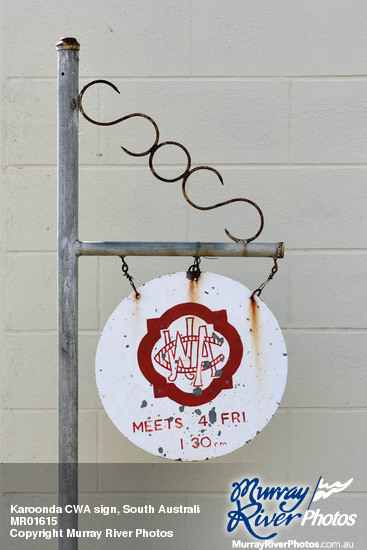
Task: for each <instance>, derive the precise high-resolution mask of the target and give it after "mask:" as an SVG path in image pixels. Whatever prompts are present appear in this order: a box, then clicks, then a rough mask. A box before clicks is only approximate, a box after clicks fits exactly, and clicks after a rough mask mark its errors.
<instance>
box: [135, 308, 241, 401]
mask: <svg viewBox="0 0 367 550" xmlns="http://www.w3.org/2000/svg"><path fill="white" fill-rule="evenodd" d="M147 328H148V332H147V334H146V335H145V336H144V337H143V339H142V341H141V342H140V345H139V348H138V363H139V366H140V369H141V371H142V373H143V375H144V376H145V378H146V379H147V380H148V381H149V382H150V383H151V384H153V386H154V396H155V397H158V398H159V397H170V398H171V399H172V400H173V401H176V402H177V403H180V404H181V405H188V406H196V405H200V404H203V403H207V402H208V401H211V400H212V399H214V398H215V397H216V396H217V395H218V394H219V393H220V392H221V391H222V390H223V389H231V388H232V387H233V383H232V376H233V374H234V373H235V372H236V370H237V369H238V367H239V365H240V363H241V360H242V355H243V346H242V342H241V339H240V337H239V335H238V332H237V331H236V329H235V328H234V327H233V326H232V325H231V324H229V323H228V321H227V312H226V311H225V310H220V311H211V310H210V309H209V308H207V307H205V306H203V305H201V304H197V303H186V304H178V305H177V306H174V307H172V308H170V309H169V310H167V311H166V312H165V313H164V314H163V315H162V316H161V317H159V318H157V319H148V320H147Z"/></svg>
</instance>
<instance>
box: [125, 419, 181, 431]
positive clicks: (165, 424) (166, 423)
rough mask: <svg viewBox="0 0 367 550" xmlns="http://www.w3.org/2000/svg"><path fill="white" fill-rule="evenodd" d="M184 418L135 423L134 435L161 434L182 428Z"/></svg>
mask: <svg viewBox="0 0 367 550" xmlns="http://www.w3.org/2000/svg"><path fill="white" fill-rule="evenodd" d="M182 427H183V423H182V418H173V417H170V418H157V419H156V420H151V419H150V420H142V421H141V422H139V423H137V422H133V433H135V432H147V433H149V432H160V431H161V430H164V429H167V430H170V429H171V428H182Z"/></svg>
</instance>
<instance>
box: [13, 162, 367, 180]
mask: <svg viewBox="0 0 367 550" xmlns="http://www.w3.org/2000/svg"><path fill="white" fill-rule="evenodd" d="M204 162H205V163H207V164H210V166H212V167H215V168H218V169H229V170H230V169H233V170H236V169H246V168H251V169H254V168H258V169H261V168H264V169H268V168H278V169H284V168H288V169H299V168H309V169H312V168H316V169H322V168H335V169H337V168H350V169H352V168H366V167H367V162H366V163H363V162H344V163H343V162H309V163H306V162H299V163H297V162H292V163H289V162H252V163H251V162H246V163H245V162H244V163H238V162H237V163H235V162H233V163H223V162H222V163H216V162H211V161H205V160H202V159H201V161H200V164H202V163H204ZM194 164H199V162H197V163H194ZM154 165H155V166H156V167H160V168H182V167H183V166H184V165H183V164H180V163H176V164H175V163H172V164H167V163H159V162H157V163H155V164H154ZM9 168H10V169H23V168H26V169H27V170H29V169H30V170H39V169H40V168H42V169H45V170H48V169H50V168H55V169H56V164H52V163H51V164H47V163H44V164H19V163H8V164H6V165H5V169H9ZM79 168H90V169H96V170H144V171H146V170H147V166H146V165H145V164H130V163H126V164H125V163H110V162H108V163H105V164H101V163H95V164H92V163H80V164H79ZM12 185H15V184H12Z"/></svg>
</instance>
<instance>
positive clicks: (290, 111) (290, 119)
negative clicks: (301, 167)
mask: <svg viewBox="0 0 367 550" xmlns="http://www.w3.org/2000/svg"><path fill="white" fill-rule="evenodd" d="M292 92H293V89H292V79H291V78H290V79H289V83H288V164H290V160H291V157H292V152H293V149H292V146H293V103H292V101H293V95H292Z"/></svg>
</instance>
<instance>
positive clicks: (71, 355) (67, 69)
mask: <svg viewBox="0 0 367 550" xmlns="http://www.w3.org/2000/svg"><path fill="white" fill-rule="evenodd" d="M56 47H57V50H58V335H59V363H58V369H59V370H58V392H59V395H58V412H59V416H58V431H59V505H60V506H62V507H63V509H64V507H65V506H66V505H68V504H71V505H73V504H77V501H78V258H77V256H76V255H75V243H76V242H77V239H78V105H77V96H78V86H79V55H78V51H79V44H78V42H77V40H76V39H75V38H62V39H61V40H60V41H59V42H58V43H57V46H56ZM59 517H60V523H59V529H62V536H60V537H59V550H76V549H77V547H78V539H77V538H72V537H67V536H66V535H67V529H76V528H77V522H78V517H77V514H75V513H72V514H65V513H63V514H62V515H60V516H59ZM60 535H61V533H60Z"/></svg>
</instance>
